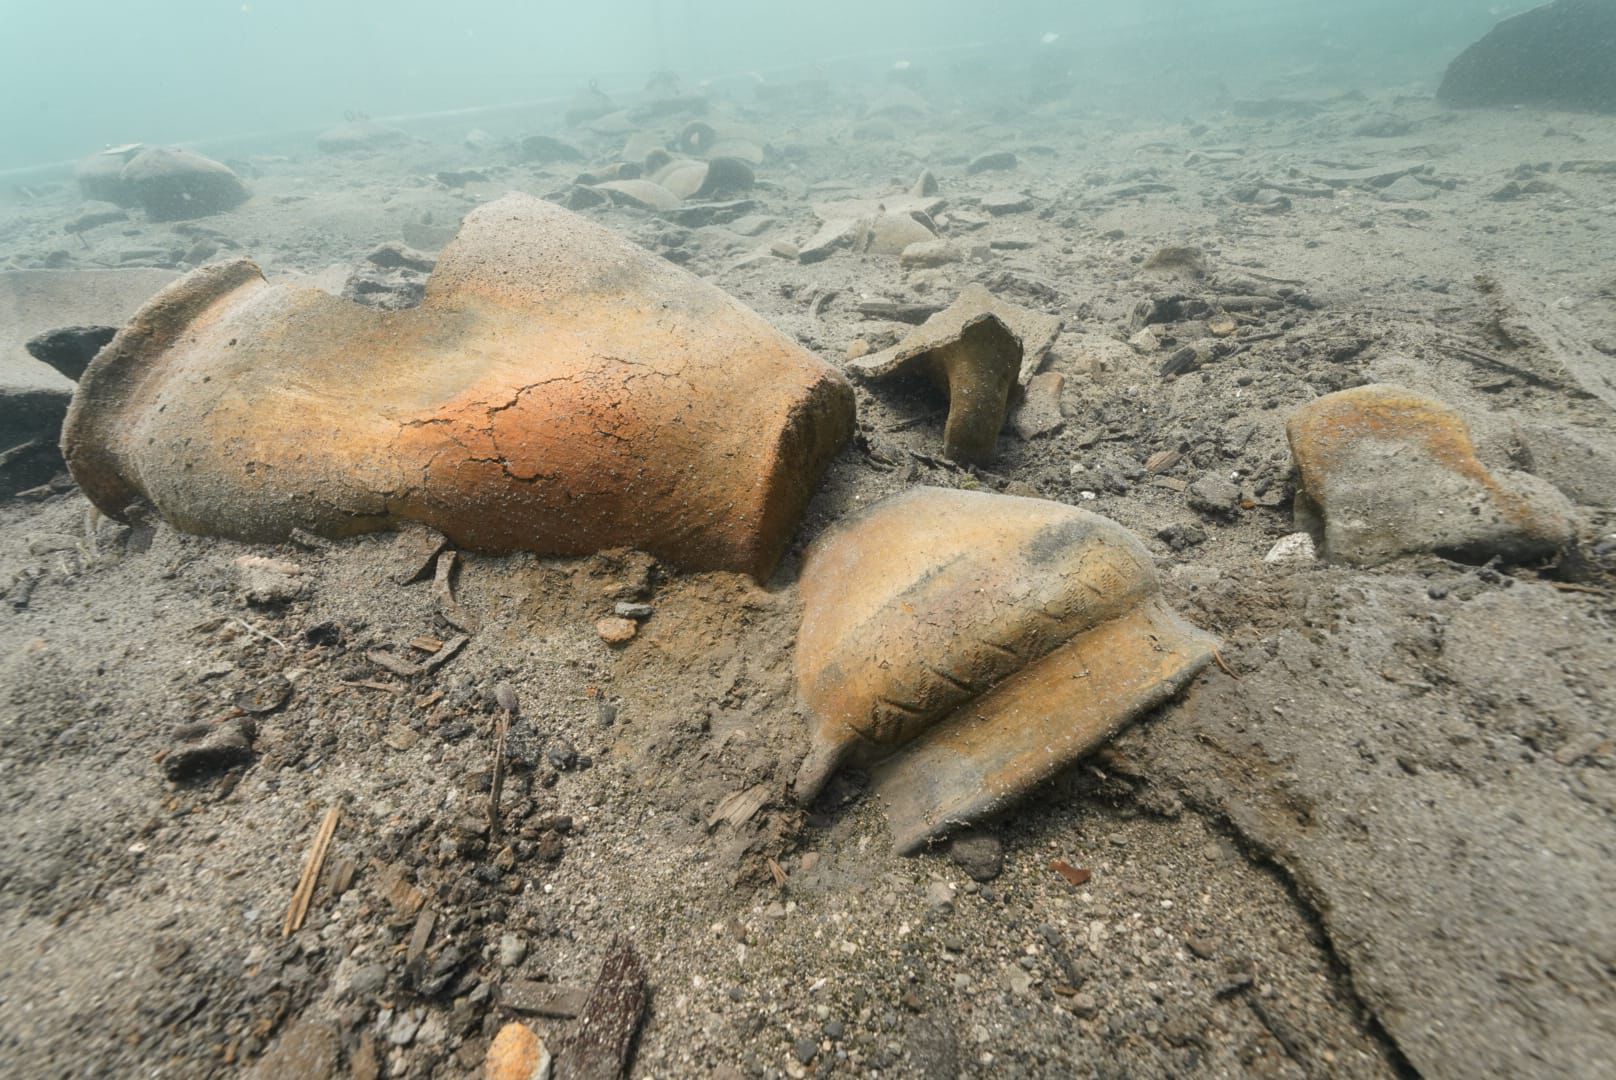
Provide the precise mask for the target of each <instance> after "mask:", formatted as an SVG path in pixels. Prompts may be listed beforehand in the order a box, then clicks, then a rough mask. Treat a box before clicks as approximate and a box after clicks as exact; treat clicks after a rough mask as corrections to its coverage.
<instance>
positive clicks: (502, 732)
mask: <svg viewBox="0 0 1616 1080" xmlns="http://www.w3.org/2000/svg"><path fill="white" fill-rule="evenodd" d="M494 699H495V700H496V701H498V702H499V716H498V717H496V718H495V720H494V771H493V779H492V780H490V781H489V784H488V838H489V839H490V840H498V839H499V837H500V834H501V832H502V831H503V828H504V826H503V824H502V823H501V821H500V816H499V800H500V796H501V795H502V794H504V791H505V739H506V737H507V736H509V735H510V732H511V719H512V718H513V717H515V716H516V710H517V707H518V705H517V700H516V691H515V690H512V689H511V688H510V685H509V684H508V683H500V684H499V685H498V686H496V687H494Z"/></svg>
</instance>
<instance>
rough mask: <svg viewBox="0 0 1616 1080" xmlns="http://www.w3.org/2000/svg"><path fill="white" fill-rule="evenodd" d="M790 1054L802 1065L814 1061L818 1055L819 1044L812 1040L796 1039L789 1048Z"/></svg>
mask: <svg viewBox="0 0 1616 1080" xmlns="http://www.w3.org/2000/svg"><path fill="white" fill-rule="evenodd" d="M791 1053H792V1055H793V1056H794V1057H795V1058H796V1059H797V1061H798V1062H800V1063H801V1064H803V1065H806V1064H808V1063H809V1062H810V1061H812V1060H814V1058H815V1057H816V1056H818V1054H819V1044H818V1043H817V1042H815V1041H814V1040H813V1039H806V1038H805V1039H798V1040H797V1041H796V1042H795V1043H793V1044H792V1046H791Z"/></svg>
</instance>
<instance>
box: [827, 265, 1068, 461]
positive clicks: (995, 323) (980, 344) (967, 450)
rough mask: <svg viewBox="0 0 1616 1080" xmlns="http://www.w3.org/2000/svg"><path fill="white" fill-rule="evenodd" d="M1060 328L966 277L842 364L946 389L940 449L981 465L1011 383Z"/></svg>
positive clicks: (1025, 373) (1034, 364) (1026, 373)
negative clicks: (956, 289) (961, 285)
mask: <svg viewBox="0 0 1616 1080" xmlns="http://www.w3.org/2000/svg"><path fill="white" fill-rule="evenodd" d="M1060 329H1061V320H1060V317H1059V316H1056V315H1046V314H1044V313H1043V312H1041V311H1032V310H1029V309H1027V308H1023V307H1018V306H1016V305H1015V304H1010V303H1007V302H1005V301H1003V300H999V299H998V298H996V297H995V296H994V295H993V294H992V293H990V292H988V291H987V290H986V289H984V288H983V287H982V286H980V285H971V286H969V287H967V288H966V289H965V290H964V291H962V292H961V293H960V295H959V297H958V298H957V299H955V301H954V302H953V303H952V304H950V305H949V306H948V307H946V308H944V309H943V310H942V311H939V312H938V313H937V314H935V315H933V316H932V317H931V318H929V319H927V320H926V321H925V322H924V323H922V324H921V325H920V326H917V327H915V329H914V330H912V331H910V333H909V334H908V335H907V336H906V337H905V338H904V339H903V340H902V341H900V342H899V343H898V344H896V345H894V346H893V347H892V348H890V349H884V350H882V351H881V352H878V353H872V354H871V355H869V356H866V357H862V358H860V359H858V360H854V361H853V362H852V363H851V364H849V365H848V370H849V371H851V372H852V373H853V374H855V375H858V376H860V377H862V378H866V379H887V378H894V377H901V376H905V375H922V376H925V377H927V378H929V379H930V380H931V381H932V382H933V383H934V384H936V385H937V387H938V388H939V389H941V390H942V391H943V392H945V393H946V394H947V395H948V419H947V420H946V421H945V422H944V425H943V453H944V454H945V455H947V456H948V457H949V458H950V459H951V460H954V461H958V462H962V463H965V464H970V465H983V464H986V463H988V462H989V461H992V460H993V455H994V449H995V447H996V445H997V443H998V440H999V432H1000V431H1001V430H1002V429H1003V428H1004V419H1005V415H1006V413H1007V412H1008V411H1009V408H1010V394H1011V391H1012V390H1013V389H1014V388H1015V386H1016V384H1017V381H1018V380H1019V381H1020V382H1022V383H1025V382H1026V381H1028V380H1029V379H1031V378H1032V376H1033V375H1034V374H1035V373H1036V372H1037V371H1038V366H1039V364H1041V363H1042V362H1043V358H1044V356H1045V354H1047V353H1048V352H1049V349H1050V346H1051V345H1053V344H1054V343H1055V338H1056V336H1057V335H1058V334H1059V333H1060Z"/></svg>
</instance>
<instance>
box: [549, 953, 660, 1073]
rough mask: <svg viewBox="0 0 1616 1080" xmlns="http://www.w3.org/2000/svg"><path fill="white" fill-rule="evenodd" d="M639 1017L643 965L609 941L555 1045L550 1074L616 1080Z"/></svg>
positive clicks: (642, 1002) (642, 1009)
mask: <svg viewBox="0 0 1616 1080" xmlns="http://www.w3.org/2000/svg"><path fill="white" fill-rule="evenodd" d="M644 1012H645V965H644V964H643V963H642V962H641V960H640V957H639V954H638V953H637V952H635V951H634V946H632V945H630V944H628V943H627V942H625V941H623V940H622V939H621V938H617V939H614V940H613V941H612V947H611V951H610V952H608V953H607V954H606V960H605V962H604V963H602V964H601V966H600V977H599V978H598V979H596V980H595V985H594V987H593V989H591V990H590V991H589V998H588V1000H586V1001H585V1002H584V1009H583V1013H582V1014H581V1015H580V1016H579V1017H578V1022H577V1023H576V1024H575V1025H573V1028H572V1030H571V1031H569V1032H568V1033H567V1034H566V1035H565V1036H563V1037H562V1039H561V1041H560V1043H559V1044H558V1045H557V1046H556V1050H555V1056H556V1075H557V1076H562V1077H566V1078H567V1080H618V1077H620V1076H622V1075H623V1074H624V1072H625V1070H626V1069H627V1068H628V1059H629V1054H630V1052H631V1051H632V1050H633V1048H634V1036H635V1034H636V1033H637V1032H638V1031H639V1029H640V1019H641V1017H642V1016H643V1015H644Z"/></svg>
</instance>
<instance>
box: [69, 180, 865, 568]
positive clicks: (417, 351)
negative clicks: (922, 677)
mask: <svg viewBox="0 0 1616 1080" xmlns="http://www.w3.org/2000/svg"><path fill="white" fill-rule="evenodd" d="M852 418H853V395H852V391H851V389H850V387H849V386H848V385H847V383H846V381H845V380H844V379H843V378H842V377H841V376H840V375H839V374H838V373H837V372H835V371H834V370H833V369H832V368H830V367H829V366H828V365H826V364H824V363H823V362H822V361H820V360H818V359H817V358H816V357H814V356H813V355H812V354H810V353H808V352H807V351H806V350H804V349H802V348H801V347H799V346H798V345H796V344H795V343H793V342H792V341H790V340H789V339H787V338H785V337H784V336H783V335H781V334H780V333H778V332H777V331H775V330H774V329H773V328H772V327H770V326H769V325H768V324H767V323H766V322H764V320H763V319H762V318H760V317H759V316H758V315H757V314H755V313H754V312H752V311H751V310H749V309H747V308H746V307H744V306H742V305H741V304H740V303H739V302H737V301H736V300H734V299H732V298H731V297H730V296H728V295H727V294H725V293H724V292H722V291H721V290H719V289H717V288H715V287H713V286H711V285H708V284H706V283H705V282H702V281H701V280H699V279H698V278H696V277H694V276H692V275H691V274H689V273H687V272H685V271H684V270H681V269H679V268H678V267H676V266H674V265H673V264H671V263H669V262H667V261H666V260H663V259H660V258H657V257H655V256H653V255H651V254H649V253H647V252H645V251H643V250H642V249H640V248H638V247H636V246H634V245H633V244H631V243H629V242H628V241H626V240H624V239H622V238H620V237H618V236H617V235H615V234H613V233H611V232H608V231H607V230H605V229H603V228H601V227H599V226H597V225H595V224H593V223H591V222H589V221H586V220H585V219H583V218H581V217H579V216H578V215H576V214H573V213H571V212H570V211H567V210H564V209H562V208H560V207H557V206H554V205H552V204H550V203H547V202H544V201H541V200H539V199H535V198H531V197H528V196H524V195H510V196H507V197H505V198H503V199H500V200H498V201H496V202H493V203H490V204H488V205H486V206H484V207H481V208H479V209H478V210H475V211H474V212H472V213H471V214H470V215H468V216H467V218H466V220H465V223H464V225H463V226H462V228H461V230H460V232H459V234H458V235H457V236H456V238H455V239H454V240H453V241H452V242H451V243H450V244H449V246H448V247H447V248H445V249H444V251H443V254H442V256H441V258H440V259H439V262H438V264H437V268H436V270H435V271H434V273H433V275H432V278H431V281H430V282H429V284H428V286H427V291H426V298H425V300H424V301H423V302H422V303H421V305H420V306H418V307H416V308H412V309H408V310H404V311H377V310H373V309H370V308H365V307H361V306H358V305H355V304H353V303H350V302H348V301H345V300H341V299H338V298H336V297H334V296H331V295H329V294H327V293H324V292H321V291H319V290H316V289H312V288H305V287H299V286H293V285H284V284H276V285H271V284H269V283H268V282H267V281H265V279H264V277H263V275H262V274H261V273H260V272H259V270H258V268H257V267H256V266H255V265H253V264H252V263H251V262H248V261H245V260H243V261H239V262H232V263H223V264H218V265H214V266H208V267H203V268H201V269H199V270H196V271H194V272H192V273H191V274H188V275H187V276H186V277H184V278H182V279H181V280H180V281H178V282H176V283H175V284H174V285H172V286H170V287H169V288H168V289H166V290H165V291H164V292H162V293H161V294H159V295H158V296H157V297H156V298H155V299H154V300H153V301H152V302H151V303H149V304H148V305H147V306H146V307H145V308H143V309H142V310H141V311H140V312H139V314H137V315H136V316H135V318H134V320H133V321H132V322H131V323H130V324H129V325H128V326H126V327H125V328H124V329H123V330H122V331H121V332H120V333H119V335H118V336H117V337H116V338H115V339H114V340H113V341H112V342H111V344H109V345H108V346H107V347H106V348H105V349H104V350H102V352H101V354H100V355H99V356H97V357H96V359H95V361H94V362H93V363H92V364H91V366H90V368H89V370H88V371H87V372H86V373H85V375H84V378H83V379H82V380H81V382H80V385H79V389H78V392H77V394H76V395H75V398H74V401H73V405H72V408H71V410H70V413H69V416H68V420H67V424H66V428H65V431H64V436H63V451H64V453H65V454H66V457H67V460H68V463H69V465H70V467H71V469H72V472H73V476H74V478H75V479H76V480H77V481H78V483H79V484H80V486H81V487H82V488H83V489H84V491H85V492H86V494H88V495H89V497H90V498H91V499H92V500H93V501H94V502H95V504H96V505H97V506H98V507H99V508H100V509H101V510H103V511H104V512H106V513H108V514H110V515H112V516H114V517H117V516H120V515H121V514H122V513H123V511H124V509H125V508H126V507H127V506H129V505H130V504H131V503H132V502H134V501H135V500H137V499H139V498H142V497H144V498H146V499H148V500H150V501H151V502H152V503H153V504H154V505H155V506H156V508H157V509H158V511H159V512H160V513H161V514H162V515H163V516H164V517H165V518H167V519H168V520H169V521H170V522H172V523H173V524H174V525H176V526H177V527H179V528H182V529H185V530H188V531H191V532H199V533H207V534H215V535H221V536H229V537H235V538H237V539H242V540H252V541H266V540H277V539H281V538H284V537H285V536H286V535H287V534H288V532H289V531H290V530H291V529H293V528H303V529H306V530H309V531H312V532H314V533H317V534H320V535H324V536H329V537H337V536H343V535H349V534H354V533H359V532H364V531H367V530H373V529H378V528H383V527H386V526H388V525H390V524H393V523H396V522H401V521H418V522H423V523H425V524H428V525H431V526H433V527H434V528H437V529H438V530H440V531H442V532H443V533H444V534H445V535H446V536H448V537H449V538H450V539H451V540H452V541H453V542H455V543H456V544H459V545H461V546H463V547H466V548H469V549H472V550H481V551H489V552H498V551H512V550H527V551H534V552H538V553H540V554H547V555H577V554H585V553H589V552H593V551H597V550H601V549H604V548H612V547H636V548H640V549H642V550H645V551H648V552H650V553H652V554H654V555H656V556H658V557H659V558H661V559H663V560H664V561H666V562H668V563H670V564H672V565H674V566H677V567H680V568H685V569H696V570H702V569H727V570H736V571H742V572H745V573H749V574H752V575H753V576H755V577H759V578H762V577H766V576H767V575H768V574H769V573H770V572H771V571H772V569H773V567H774V565H775V563H776V561H777V560H778V558H779V556H780V554H781V552H782V550H783V549H784V547H785V544H786V543H787V541H788V540H789V538H790V534H791V531H792V529H793V528H794V527H795V524H796V521H797V519H798V516H799V515H800V513H801V511H802V508H803V506H804V505H805V504H806V502H807V499H808V497H809V495H810V493H811V492H812V490H813V488H814V487H815V485H816V484H817V482H818V480H819V478H820V476H821V474H822V473H823V471H824V468H825V466H826V465H827V464H828V462H829V460H830V458H831V457H832V456H833V455H834V454H835V453H836V451H837V450H838V449H839V448H840V447H841V446H842V444H843V443H844V442H845V441H846V439H847V438H848V436H849V434H850V432H851V429H852Z"/></svg>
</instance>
